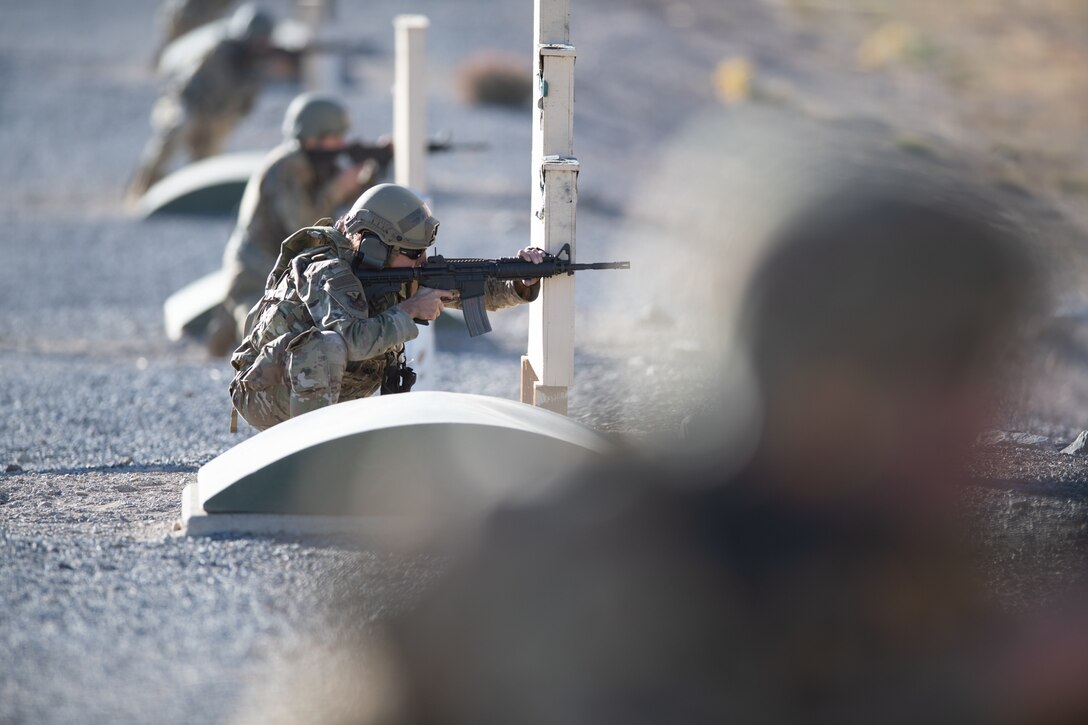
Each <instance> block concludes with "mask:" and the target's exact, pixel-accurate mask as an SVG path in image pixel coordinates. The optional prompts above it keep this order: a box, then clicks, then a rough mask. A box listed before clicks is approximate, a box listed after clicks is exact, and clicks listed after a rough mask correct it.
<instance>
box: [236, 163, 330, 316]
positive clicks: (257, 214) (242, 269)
mask: <svg viewBox="0 0 1088 725" xmlns="http://www.w3.org/2000/svg"><path fill="white" fill-rule="evenodd" d="M340 201H341V200H340V199H339V198H338V197H337V195H336V190H335V185H334V182H333V181H332V180H328V179H320V178H318V174H317V172H316V171H315V169H314V167H313V165H312V164H311V163H310V160H309V158H307V156H306V152H305V151H303V150H302V147H301V146H300V145H299V143H298V141H288V142H285V143H283V144H280V145H279V146H277V147H276V148H275V149H273V150H272V151H271V152H270V153H269V154H268V156H267V158H266V159H265V161H264V163H263V164H262V166H261V169H260V171H258V172H257V173H256V174H254V175H253V177H252V178H251V179H250V180H249V183H248V184H247V185H246V190H245V194H244V195H243V196H242V205H241V209H240V210H239V212H238V223H237V225H236V226H235V228H234V232H233V233H232V234H231V237H230V241H229V242H228V243H227V249H226V251H225V253H224V260H223V261H224V267H225V268H226V269H228V270H231V274H232V278H236V279H235V280H234V283H233V285H232V286H234V287H237V288H238V289H239V290H240V291H241V294H240V295H237V296H239V297H244V296H247V295H252V296H253V298H254V299H255V298H256V297H257V296H259V295H260V293H261V289H262V288H263V286H264V282H265V279H266V277H267V276H268V271H269V270H270V269H272V267H273V266H274V265H275V264H276V257H277V255H278V254H279V252H280V243H281V242H282V241H283V240H284V239H286V238H287V237H288V236H289V235H290V234H291V233H292V232H294V231H295V230H296V229H302V228H303V227H306V226H308V225H310V224H313V223H314V222H315V221H316V220H318V219H321V218H322V217H327V216H329V215H330V214H332V212H333V209H334V208H335V206H336V204H337V203H339V202H340ZM250 304H252V303H250Z"/></svg>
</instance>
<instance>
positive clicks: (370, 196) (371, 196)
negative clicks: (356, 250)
mask: <svg viewBox="0 0 1088 725" xmlns="http://www.w3.org/2000/svg"><path fill="white" fill-rule="evenodd" d="M344 223H345V227H346V229H347V232H348V233H349V234H353V233H355V232H359V231H362V230H364V229H366V230H369V231H372V232H374V233H375V234H377V235H378V237H379V238H380V239H381V240H382V242H383V243H384V244H385V245H386V246H388V247H392V248H394V249H427V248H428V247H430V246H431V245H432V244H434V240H435V237H436V236H437V235H438V220H437V219H435V218H434V215H433V214H431V209H430V207H429V206H427V203H426V202H425V201H423V200H422V199H420V198H419V197H418V196H417V195H416V194H415V193H414V192H412V191H411V190H409V189H406V188H404V187H403V186H397V185H396V184H379V185H378V186H375V187H373V188H371V189H368V190H367V191H365V192H364V193H363V195H362V196H360V197H359V199H358V200H357V201H356V202H355V204H354V205H353V206H352V207H351V211H349V212H348V214H347V217H345V220H344Z"/></svg>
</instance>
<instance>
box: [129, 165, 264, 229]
mask: <svg viewBox="0 0 1088 725" xmlns="http://www.w3.org/2000/svg"><path fill="white" fill-rule="evenodd" d="M265 155H266V154H265V153H263V152H260V151H245V152H239V153H232V154H222V155H220V156H213V157H211V158H209V159H202V160H201V161H194V162H193V163H191V164H189V165H188V166H183V167H182V168H180V169H178V170H177V171H175V172H174V173H172V174H170V175H169V176H166V177H165V178H163V179H160V180H159V181H158V182H156V183H155V185H154V186H152V187H151V188H150V189H148V190H147V193H145V194H144V195H143V197H142V198H141V199H140V203H139V206H138V210H139V213H140V214H141V215H142V216H144V217H150V216H154V215H156V214H194V215H206V216H223V215H228V214H233V213H234V212H235V211H237V209H238V204H239V203H240V202H241V201H242V193H243V192H244V191H245V189H246V184H247V183H248V182H249V177H251V176H253V174H254V173H256V172H257V170H258V169H259V168H260V166H261V162H262V161H263V160H264V157H265Z"/></svg>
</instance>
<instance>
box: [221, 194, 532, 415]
mask: <svg viewBox="0 0 1088 725" xmlns="http://www.w3.org/2000/svg"><path fill="white" fill-rule="evenodd" d="M247 193H248V192H247ZM329 223H331V220H329ZM437 235H438V220H437V219H435V218H434V216H433V215H432V214H431V210H430V208H429V207H428V206H427V204H426V203H424V202H423V200H422V199H420V198H419V197H418V196H416V195H415V194H413V193H412V192H411V191H409V190H408V189H406V188H404V187H401V186H396V185H393V184H382V185H379V186H376V187H374V188H373V189H370V190H369V191H367V192H366V193H364V194H363V195H362V196H360V197H359V199H358V200H357V201H356V202H355V204H354V206H352V207H351V210H350V211H349V212H348V213H347V214H346V215H345V216H343V217H342V218H341V219H340V220H339V221H338V222H337V223H336V226H335V227H332V226H324V225H319V226H315V227H309V228H305V229H301V230H299V231H297V232H295V233H294V234H292V235H291V236H290V237H288V238H287V239H286V240H285V241H284V242H283V244H282V246H281V251H280V255H279V259H277V260H276V263H275V267H274V269H273V270H272V272H271V274H270V275H268V279H267V284H266V286H265V291H264V297H263V298H262V299H261V301H260V302H259V303H258V304H257V305H256V306H255V307H254V308H253V309H252V310H251V311H250V313H249V319H248V320H247V321H246V323H245V326H244V329H245V330H246V333H245V339H244V340H243V342H242V345H241V346H240V347H239V348H238V349H237V350H236V351H235V352H234V355H233V356H232V358H231V364H232V365H233V366H234V369H235V370H237V371H238V372H237V374H236V375H235V377H234V380H233V381H232V382H231V386H230V394H231V400H232V402H233V404H234V408H235V410H236V411H237V412H238V413H239V414H240V415H241V416H242V417H243V418H245V420H246V421H247V422H249V424H250V425H252V426H253V427H254V428H257V429H258V430H263V429H265V428H269V427H271V426H273V425H276V424H277V423H281V422H283V421H284V420H287V419H288V418H293V417H295V416H297V415H301V414H303V413H307V412H309V411H312V410H317V409H318V408H322V407H325V406H327V405H333V404H334V403H337V402H341V401H347V400H355V399H357V398H364V397H367V396H369V395H372V394H374V393H375V392H377V391H378V389H379V388H380V389H381V391H382V393H383V394H385V393H397V392H404V391H407V390H410V389H411V386H412V383H413V382H414V376H412V374H411V369H410V368H407V367H406V366H405V363H404V343H405V342H406V341H408V340H413V339H415V338H416V337H417V336H418V335H419V331H418V328H417V327H416V323H415V320H423V321H429V320H434V319H436V318H437V317H438V315H439V314H440V313H441V312H442V309H443V307H444V306H447V305H449V306H453V307H456V306H459V304H460V301H459V299H458V298H457V295H456V294H455V293H451V292H446V291H444V290H434V289H427V288H419V289H405V288H402V289H400V290H399V291H397V292H395V293H393V292H388V293H382V294H372V293H370V292H368V291H367V289H366V288H364V287H363V285H362V283H361V282H360V281H359V279H358V278H357V277H356V276H355V273H354V270H356V269H381V268H385V267H391V268H392V267H418V266H420V265H422V264H423V263H424V262H426V260H427V250H428V249H430V248H431V246H432V245H433V244H434V242H435V239H436V237H437ZM518 256H519V257H521V258H522V259H525V260H528V261H532V262H533V263H535V264H539V263H540V262H541V261H542V260H543V258H544V257H543V252H542V251H541V250H539V249H534V248H526V249H523V250H521V251H520V252H519V253H518ZM539 293H540V284H539V280H525V281H516V282H499V281H497V280H490V282H489V284H488V286H487V289H486V294H485V304H486V307H487V309H488V310H500V309H503V308H506V307H512V306H514V305H518V304H522V303H524V302H531V301H533V300H534V299H536V297H537V295H538V294H539Z"/></svg>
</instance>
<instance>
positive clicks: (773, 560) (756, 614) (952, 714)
mask: <svg viewBox="0 0 1088 725" xmlns="http://www.w3.org/2000/svg"><path fill="white" fill-rule="evenodd" d="M845 191H846V193H845V194H843V195H842V196H837V197H832V198H828V199H824V200H822V201H821V202H820V203H814V204H813V206H812V208H811V209H810V210H809V211H808V212H806V213H803V214H801V215H799V216H798V217H797V218H796V219H794V221H793V222H792V223H788V224H786V225H785V228H784V229H783V230H782V231H781V232H780V233H779V234H778V235H777V242H776V243H774V244H772V245H771V246H770V248H769V249H770V251H769V252H768V253H767V254H766V256H765V258H764V259H763V261H762V263H761V264H760V265H758V266H757V269H756V273H755V274H754V275H753V276H752V277H751V279H750V281H749V284H748V286H747V287H748V291H747V294H746V297H745V300H746V301H745V303H744V304H743V310H742V314H740V315H739V317H740V319H741V320H742V324H741V326H740V328H739V329H741V330H742V332H741V334H740V335H739V338H740V339H739V344H740V346H741V348H742V349H743V351H744V352H742V354H741V357H744V358H747V360H748V365H747V366H746V367H748V368H750V370H751V371H752V374H751V375H749V376H746V377H747V379H748V380H749V381H752V382H751V384H750V387H752V388H754V392H755V393H756V394H757V397H758V398H759V399H760V401H761V405H759V406H758V408H759V409H760V411H761V412H760V413H759V414H756V415H753V416H751V418H750V420H749V421H748V423H749V426H750V427H751V428H753V429H754V430H755V431H756V433H757V436H756V437H757V438H758V443H756V444H755V445H754V446H751V447H747V453H746V454H745V455H744V456H743V457H742V458H741V457H740V456H738V451H737V446H736V443H737V442H736V441H734V440H726V439H724V438H723V436H722V434H721V431H722V430H723V426H722V425H720V424H718V423H717V422H716V420H715V417H716V416H707V417H706V418H705V419H704V420H702V421H701V423H699V424H697V425H696V427H697V428H698V429H699V430H700V431H701V432H702V436H701V441H702V445H701V446H700V447H699V450H700V451H701V453H700V454H699V455H698V456H693V455H685V456H682V457H681V456H678V457H677V458H678V459H680V458H683V460H676V461H671V460H660V459H659V460H657V461H654V462H651V461H647V460H638V457H637V456H628V457H627V458H626V459H625V460H624V461H622V462H621V461H617V462H615V463H613V464H611V465H604V466H602V467H600V468H598V469H597V470H591V471H588V472H586V473H584V474H583V475H582V476H580V477H579V478H578V480H576V481H574V482H573V483H572V484H571V485H570V486H568V487H565V488H563V489H561V490H560V491H558V492H557V493H555V494H553V496H552V497H550V499H546V500H542V501H537V502H535V503H531V504H524V505H521V506H518V507H510V508H507V509H506V510H502V511H499V512H498V513H496V514H495V515H494V516H493V517H492V519H491V521H490V522H489V524H488V525H487V526H486V527H485V529H484V531H483V534H482V539H478V538H477V537H478V536H479V534H476V535H470V536H469V540H470V542H469V543H470V546H469V550H470V552H471V553H469V554H468V555H467V556H466V557H465V558H464V559H463V560H462V562H461V563H460V564H457V565H455V566H453V567H452V568H451V570H450V571H449V572H447V576H445V577H444V583H443V584H441V585H440V586H438V587H436V588H434V589H433V590H431V591H429V592H428V593H427V594H426V595H425V596H424V598H423V599H422V601H421V602H420V603H419V604H418V605H417V606H416V607H415V608H414V609H413V610H412V611H410V612H408V613H405V614H403V615H400V616H399V618H398V619H397V621H396V622H395V623H394V624H393V625H392V626H391V627H390V629H389V632H388V636H387V639H386V640H385V646H386V647H387V648H388V651H389V657H388V660H387V664H386V667H380V666H379V667H377V668H375V667H373V665H372V663H373V660H370V662H371V665H370V666H369V668H370V669H371V671H376V672H377V674H376V675H375V677H377V678H379V679H380V682H379V683H378V684H379V686H378V687H375V688H374V689H373V690H371V691H370V693H371V695H372V696H373V698H374V701H373V702H370V703H369V705H368V706H367V712H366V716H365V717H361V718H360V719H361V720H362V721H365V722H375V723H377V722H381V723H430V722H446V723H469V722H472V723H499V722H522V723H535V724H543V723H591V722H592V723H628V724H629V723H660V722H686V723H711V722H761V723H798V722H817V723H870V722H881V723H916V722H934V723H936V722H939V723H1001V722H1009V723H1027V722H1040V723H1041V722H1074V721H1077V722H1079V721H1081V720H1078V719H1076V717H1069V719H1061V718H1063V717H1066V716H1069V715H1074V716H1075V715H1080V716H1081V717H1083V716H1084V715H1085V714H1086V713H1088V709H1086V706H1088V698H1086V697H1085V694H1084V692H1083V687H1082V686H1081V685H1080V684H1078V681H1077V677H1078V676H1079V675H1072V674H1068V673H1070V672H1077V673H1080V674H1082V673H1083V672H1084V666H1085V663H1086V660H1088V652H1084V647H1085V643H1086V639H1088V637H1086V634H1088V630H1086V628H1085V627H1084V626H1083V625H1084V624H1085V620H1084V617H1083V616H1082V617H1081V619H1080V622H1079V624H1080V626H1079V628H1078V627H1067V628H1064V629H1063V630H1062V634H1061V636H1059V637H1053V636H1051V637H1049V638H1046V639H1040V638H1036V637H1035V636H1034V635H1032V636H1029V637H1026V638H1025V639H1018V636H1019V635H1020V634H1023V633H1024V631H1025V627H1023V626H1019V625H1023V624H1024V622H1016V623H1014V624H1016V625H1018V626H1011V627H1003V626H997V624H998V622H1002V624H1008V623H1007V622H1003V621H1002V620H1001V618H1000V616H999V615H998V613H997V612H996V611H995V610H996V607H994V606H992V603H991V602H990V601H988V600H987V598H986V596H985V595H984V594H982V593H981V590H980V589H976V588H975V586H974V585H975V581H974V579H973V576H972V574H973V571H974V570H973V568H972V567H971V566H970V565H969V563H968V558H967V554H966V552H964V551H962V550H961V549H960V547H959V545H958V544H959V542H960V539H961V536H962V535H961V532H960V531H959V530H958V524H957V519H956V517H955V515H954V514H955V512H956V506H955V504H956V501H957V497H958V495H959V491H960V487H959V486H958V484H959V483H960V482H961V479H962V476H963V470H962V468H961V467H962V465H963V464H964V462H965V460H966V459H967V458H968V456H969V455H970V452H971V450H972V446H973V444H974V442H975V440H976V436H977V434H978V432H979V430H980V429H981V428H982V427H983V426H985V425H986V424H987V422H988V418H989V413H990V411H991V409H992V407H993V405H994V401H995V399H996V394H997V390H996V389H995V386H994V385H993V383H994V380H995V376H994V373H995V371H996V370H998V367H999V362H1000V361H1001V360H1002V351H1003V350H1004V349H1005V348H1006V346H1007V344H1008V342H1009V341H1010V338H1011V333H1012V332H1013V331H1014V330H1015V328H1016V327H1017V326H1018V323H1019V322H1020V321H1021V320H1023V318H1024V316H1025V311H1026V309H1028V304H1027V303H1028V301H1029V299H1030V297H1031V272H1030V270H1031V267H1032V265H1031V264H1030V261H1029V259H1028V258H1027V256H1026V254H1025V253H1024V252H1023V251H1022V250H1021V249H1020V248H1019V247H1018V245H1017V244H1016V241H1015V240H1014V239H1012V238H1010V237H1009V236H1008V235H1007V234H1006V233H1004V232H1003V231H1001V230H1000V229H998V228H995V227H994V226H992V225H991V223H990V221H989V218H987V216H985V215H982V216H979V215H975V214H974V213H973V212H972V210H971V209H970V208H969V207H968V206H966V205H964V204H963V202H962V201H959V200H957V201H956V202H949V203H947V204H946V203H943V202H938V201H934V200H932V199H931V198H930V199H926V200H920V201H916V200H911V199H909V198H904V197H903V196H902V195H890V196H881V195H880V193H869V189H868V188H867V184H859V185H856V186H852V187H850V188H848V189H846V190H845ZM990 218H992V217H990ZM722 379H724V378H721V379H719V381H718V382H719V383H720V382H721V380H722ZM733 401H734V399H733V398H732V397H730V398H728V399H726V400H724V401H722V404H723V411H724V410H726V409H728V408H730V407H735V405H734V402H733ZM727 452H728V453H727ZM1052 634H1053V633H1052ZM1063 637H1064V638H1065V639H1062V638H1063ZM1028 640H1033V641H1031V642H1030V644H1029V646H1028V647H1026V648H1025V647H1024V646H1023V645H1024V644H1025V641H1028ZM1046 665H1049V667H1048V666H1046ZM1039 672H1046V673H1047V675H1045V676H1041V675H1038V674H1036V673H1039ZM345 684H346V683H345ZM350 686H351V687H352V688H358V686H359V684H358V681H357V680H354V681H352V682H351V685H350ZM1050 717H1053V718H1055V719H1049V718H1050Z"/></svg>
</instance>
